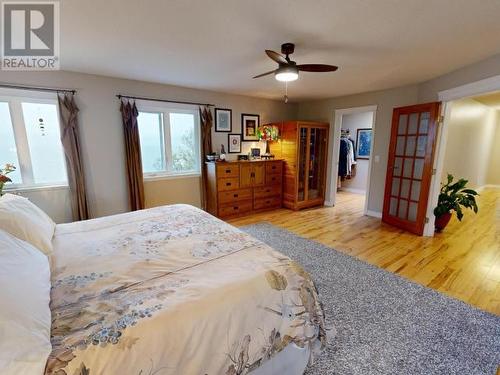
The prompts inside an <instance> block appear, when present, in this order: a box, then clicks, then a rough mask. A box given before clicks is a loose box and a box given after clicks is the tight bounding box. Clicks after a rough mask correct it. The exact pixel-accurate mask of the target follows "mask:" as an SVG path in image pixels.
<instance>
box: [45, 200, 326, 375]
mask: <svg viewBox="0 0 500 375" xmlns="http://www.w3.org/2000/svg"><path fill="white" fill-rule="evenodd" d="M53 245H54V255H53V257H52V259H51V262H52V292H51V310H52V347H53V350H52V354H51V355H50V357H49V359H48V362H47V367H46V374H57V375H60V374H67V375H94V374H95V375H97V374H120V375H121V374H138V375H139V374H140V375H147V374H151V375H152V374H208V375H215V374H226V375H236V374H247V373H251V372H252V370H254V369H256V368H258V367H259V366H260V365H262V364H263V363H264V362H265V361H268V360H270V359H272V358H273V356H274V355H276V354H277V353H279V352H280V351H281V350H282V349H283V348H284V347H286V346H287V345H289V344H294V345H297V346H299V347H308V348H309V349H310V350H311V353H312V354H311V355H315V354H316V353H318V351H319V350H320V349H321V347H322V346H323V345H324V343H325V339H326V337H325V329H324V316H323V311H322V308H321V305H320V303H319V301H318V295H317V292H316V289H315V287H314V284H313V282H312V280H311V279H310V277H309V275H308V274H307V273H306V272H305V271H304V270H303V269H302V268H301V266H300V265H298V264H297V263H295V262H293V261H292V260H290V259H289V258H288V257H286V256H284V255H282V254H280V253H278V252H276V251H274V250H272V249H271V248H270V247H269V246H267V245H265V244H263V243H262V242H260V241H258V240H256V239H255V238H253V237H251V236H249V235H247V234H245V233H243V232H241V231H239V230H238V229H236V228H234V227H232V226H230V225H228V224H226V223H224V222H222V221H220V220H218V219H216V218H214V217H212V216H211V215H209V214H207V213H205V212H203V211H201V210H199V209H196V208H194V207H191V206H187V205H172V206H163V207H159V208H154V209H149V210H143V211H137V212H133V213H127V214H121V215H115V216H110V217H107V218H100V219H94V220H89V221H85V222H77V223H71V224H62V225H58V227H57V229H56V234H55V238H54V242H53Z"/></svg>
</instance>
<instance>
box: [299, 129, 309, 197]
mask: <svg viewBox="0 0 500 375" xmlns="http://www.w3.org/2000/svg"><path fill="white" fill-rule="evenodd" d="M298 152H299V165H298V175H299V178H298V184H299V185H298V186H297V188H298V196H297V201H299V202H303V201H304V200H305V199H306V196H305V193H306V168H307V128H300V129H299V150H298Z"/></svg>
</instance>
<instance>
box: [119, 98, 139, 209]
mask: <svg viewBox="0 0 500 375" xmlns="http://www.w3.org/2000/svg"><path fill="white" fill-rule="evenodd" d="M120 111H121V113H122V121H123V131H124V135H125V156H126V164H127V180H128V181H127V182H128V195H129V202H130V209H131V210H132V211H137V210H141V209H143V208H144V183H143V176H142V159H141V145H140V141H139V128H138V125H137V116H138V115H139V111H138V110H137V107H136V105H135V102H134V103H133V104H131V103H130V101H129V100H126V101H122V102H121V106H120Z"/></svg>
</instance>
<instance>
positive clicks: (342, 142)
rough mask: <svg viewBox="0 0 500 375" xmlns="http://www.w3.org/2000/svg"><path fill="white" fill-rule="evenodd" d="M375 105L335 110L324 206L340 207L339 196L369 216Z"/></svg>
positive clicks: (340, 200)
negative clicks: (355, 202) (359, 202)
mask: <svg viewBox="0 0 500 375" xmlns="http://www.w3.org/2000/svg"><path fill="white" fill-rule="evenodd" d="M376 112H377V106H375V105H374V106H365V107H355V108H346V109H339V110H336V111H335V125H334V134H333V163H332V170H331V176H332V178H331V179H330V196H329V197H328V198H329V201H327V202H325V203H326V204H327V205H336V204H342V202H343V201H344V200H343V199H338V195H339V194H348V195H349V196H350V198H351V199H353V198H356V199H359V200H362V201H364V202H363V207H364V208H363V214H364V215H366V214H368V199H369V194H370V175H371V167H372V157H371V156H372V153H373V139H374V136H375V120H376Z"/></svg>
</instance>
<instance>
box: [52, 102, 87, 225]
mask: <svg viewBox="0 0 500 375" xmlns="http://www.w3.org/2000/svg"><path fill="white" fill-rule="evenodd" d="M57 99H58V101H59V114H60V118H61V122H60V126H61V143H62V145H63V149H64V154H65V156H66V167H67V170H68V184H69V188H70V194H71V209H72V211H73V219H74V220H75V221H78V220H87V219H89V218H90V213H89V207H88V202H87V195H86V191H85V174H84V172H83V162H82V156H81V149H80V138H79V131H78V116H77V115H78V107H77V106H76V104H75V96H74V94H73V93H70V92H68V93H64V94H58V95H57Z"/></svg>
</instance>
